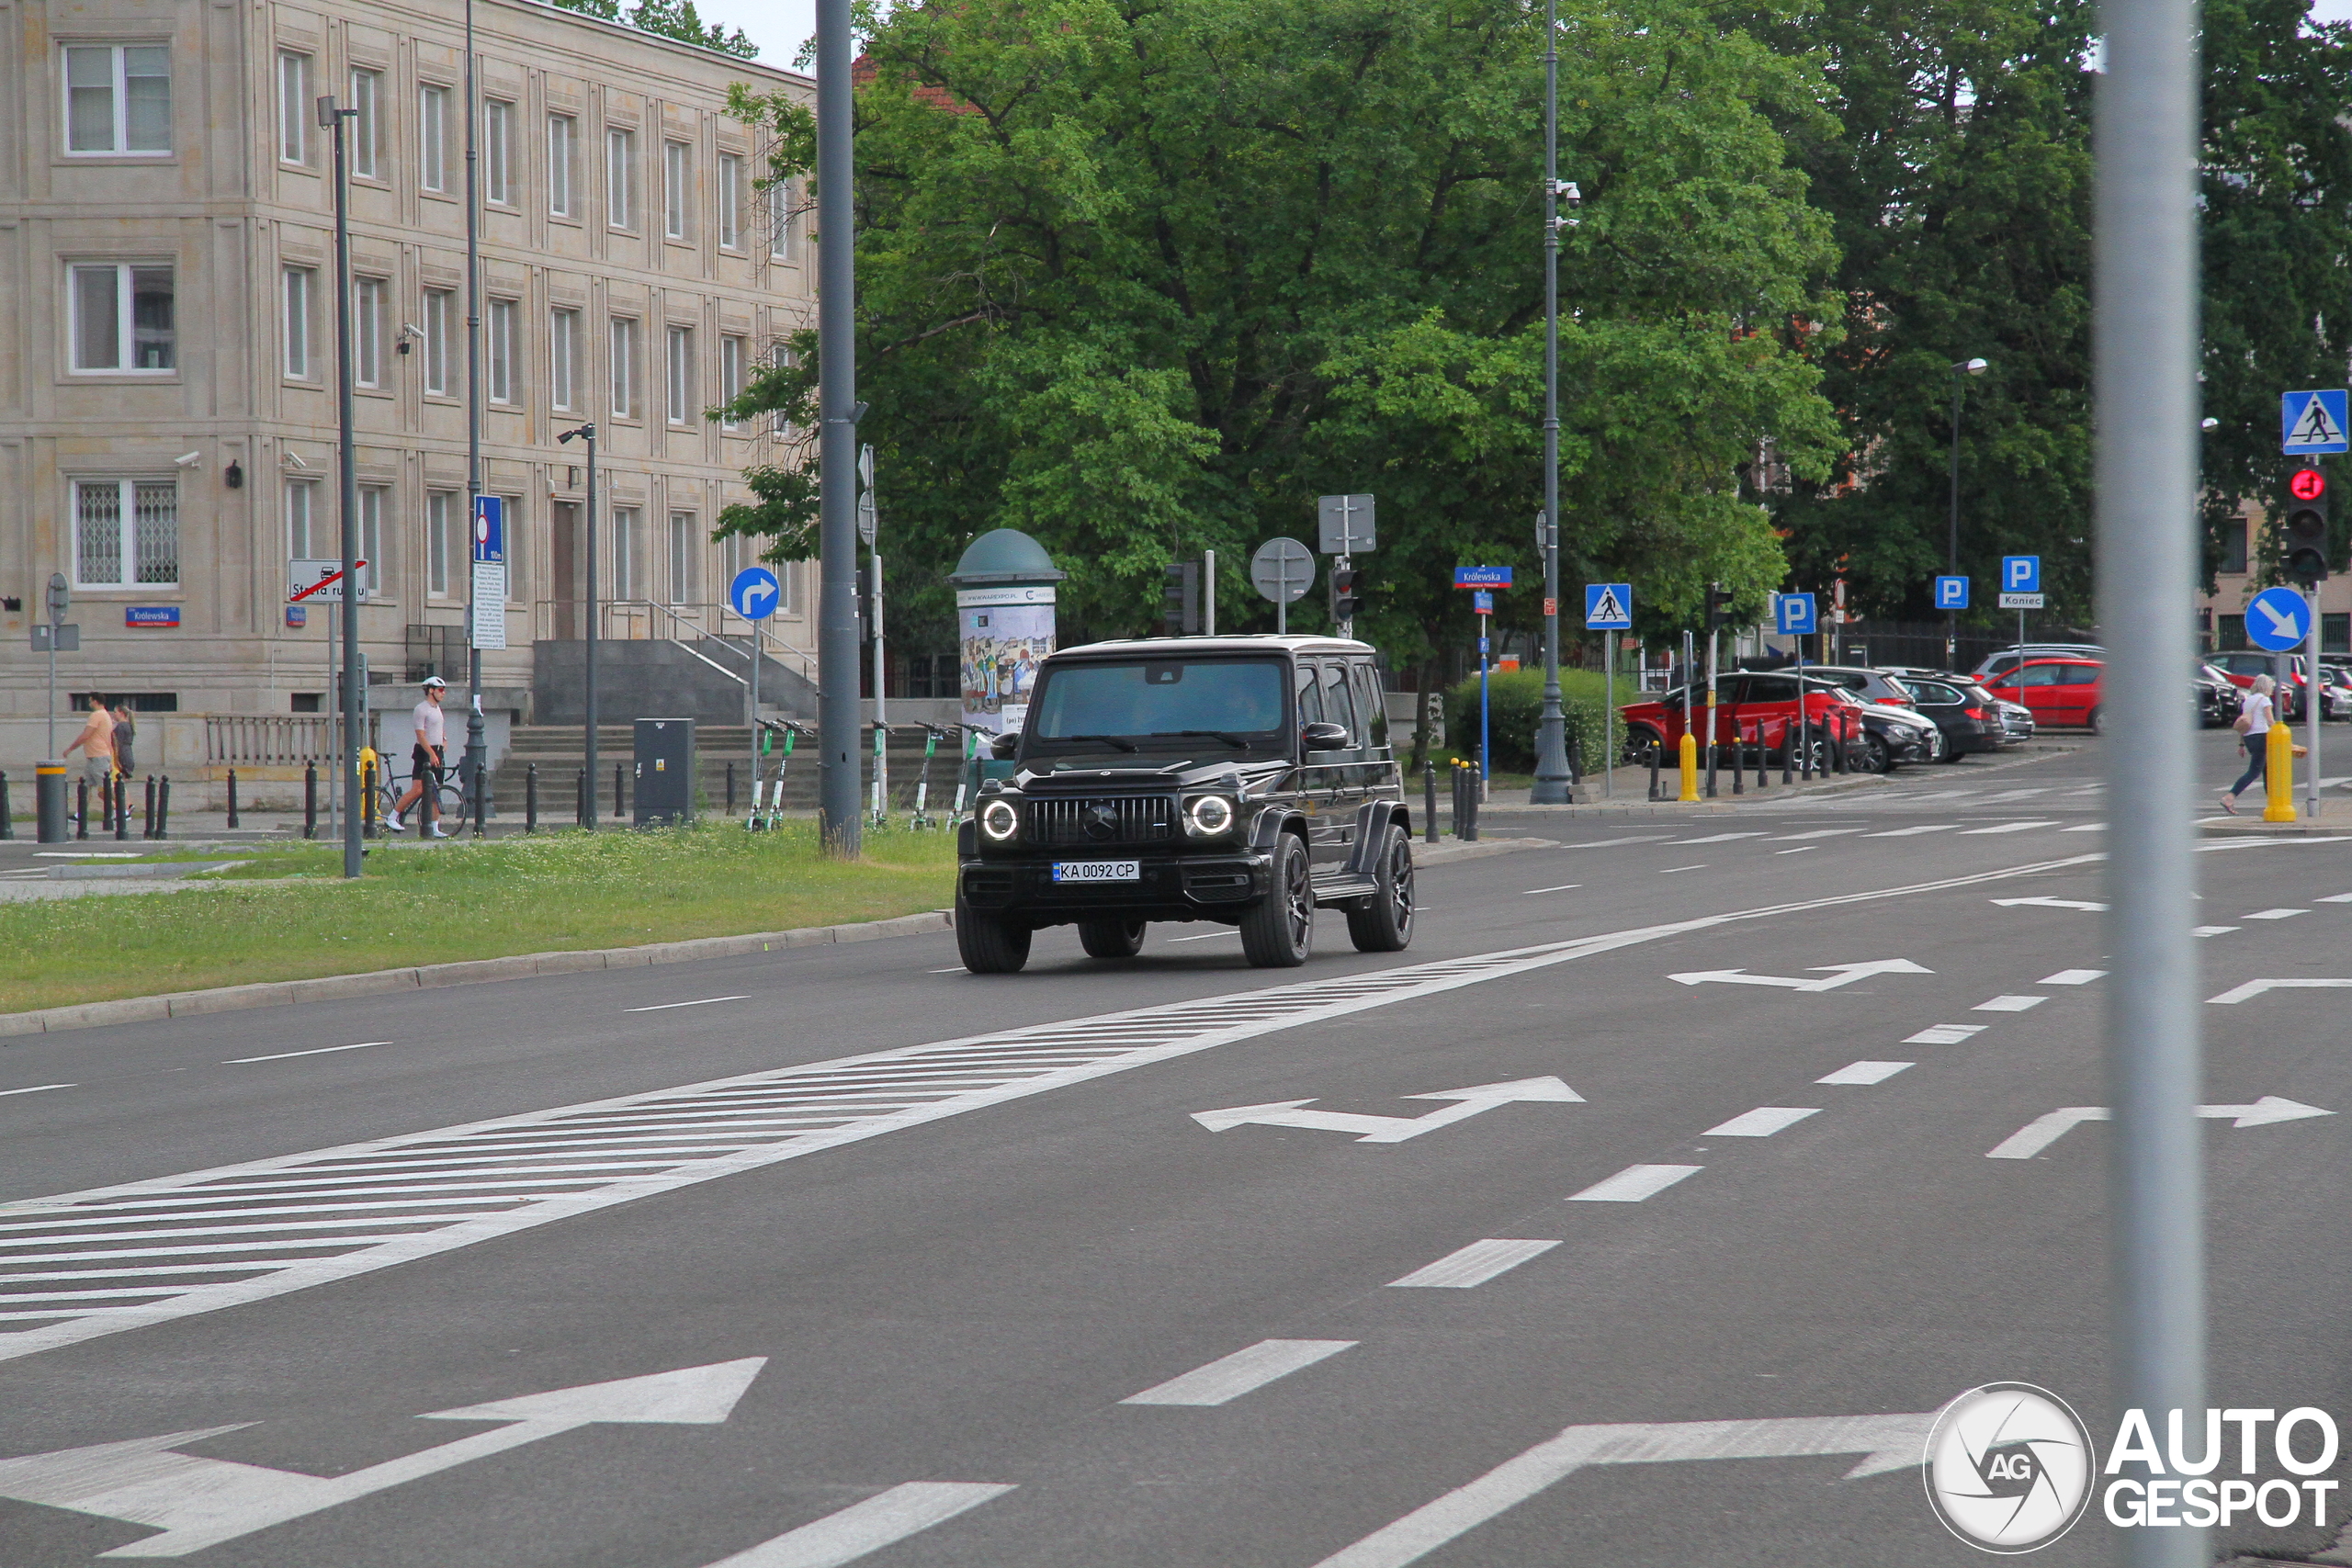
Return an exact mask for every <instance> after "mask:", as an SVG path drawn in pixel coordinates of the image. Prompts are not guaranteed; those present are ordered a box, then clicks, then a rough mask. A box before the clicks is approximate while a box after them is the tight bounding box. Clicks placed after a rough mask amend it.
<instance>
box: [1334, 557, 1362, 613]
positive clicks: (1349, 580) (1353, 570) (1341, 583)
mask: <svg viewBox="0 0 2352 1568" xmlns="http://www.w3.org/2000/svg"><path fill="white" fill-rule="evenodd" d="M1362 614H1363V569H1361V568H1359V567H1352V566H1340V567H1333V568H1332V569H1331V619H1332V620H1333V621H1335V622H1338V621H1351V620H1353V619H1355V618H1356V616H1358V615H1362Z"/></svg>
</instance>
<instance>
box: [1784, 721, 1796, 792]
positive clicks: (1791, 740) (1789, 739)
mask: <svg viewBox="0 0 2352 1568" xmlns="http://www.w3.org/2000/svg"><path fill="white" fill-rule="evenodd" d="M1796 760H1797V738H1796V733H1795V732H1794V731H1793V730H1786V729H1784V730H1782V731H1781V783H1782V784H1788V783H1790V782H1791V781H1792V780H1793V779H1794V778H1795V776H1796V774H1795V772H1794V769H1795V766H1796Z"/></svg>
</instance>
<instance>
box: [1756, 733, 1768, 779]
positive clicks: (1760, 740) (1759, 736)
mask: <svg viewBox="0 0 2352 1568" xmlns="http://www.w3.org/2000/svg"><path fill="white" fill-rule="evenodd" d="M1771 762H1772V754H1771V753H1770V751H1767V750H1764V727H1763V726H1762V725H1761V724H1758V726H1757V727H1756V787H1757V788H1758V790H1761V789H1762V788H1764V786H1765V785H1767V784H1770V783H1771V782H1772V781H1771V779H1770V777H1769V776H1768V775H1769V773H1770V767H1771Z"/></svg>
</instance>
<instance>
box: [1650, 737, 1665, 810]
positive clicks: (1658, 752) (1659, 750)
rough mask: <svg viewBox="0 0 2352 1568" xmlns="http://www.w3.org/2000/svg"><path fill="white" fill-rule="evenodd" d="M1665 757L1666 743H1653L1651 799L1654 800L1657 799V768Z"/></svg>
mask: <svg viewBox="0 0 2352 1568" xmlns="http://www.w3.org/2000/svg"><path fill="white" fill-rule="evenodd" d="M1665 755H1666V742H1665V741H1663V740H1658V741H1653V742H1652V743H1651V745H1650V798H1651V799H1652V800H1656V799H1657V767H1658V762H1659V761H1660V759H1662V758H1664V757H1665Z"/></svg>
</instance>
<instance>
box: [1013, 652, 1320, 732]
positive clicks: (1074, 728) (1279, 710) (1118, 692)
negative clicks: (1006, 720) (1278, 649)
mask: <svg viewBox="0 0 2352 1568" xmlns="http://www.w3.org/2000/svg"><path fill="white" fill-rule="evenodd" d="M1287 683H1288V682H1286V681H1285V680H1284V678H1283V662H1282V660H1274V659H1138V660H1134V661H1132V662H1124V663H1113V662H1110V661H1108V660H1102V661H1096V660H1088V661H1086V662H1084V663H1075V662H1074V663H1069V664H1059V665H1048V666H1047V667H1046V671H1045V674H1044V678H1043V680H1042V681H1041V682H1040V684H1039V689H1038V694H1037V696H1036V698H1035V702H1034V703H1033V705H1031V707H1030V709H1029V739H1030V740H1031V741H1032V742H1038V741H1074V742H1085V741H1096V742H1100V741H1102V740H1103V739H1104V738H1106V737H1108V738H1111V739H1117V740H1124V741H1126V742H1128V743H1129V744H1130V745H1140V744H1149V743H1154V742H1166V741H1179V742H1181V743H1182V744H1183V745H1185V746H1187V747H1191V748H1194V749H1204V750H1243V749H1247V748H1249V747H1251V746H1259V747H1265V746H1274V747H1277V748H1280V747H1282V746H1283V745H1285V744H1286V743H1287V739H1288V738H1287V736H1286V735H1285V733H1284V726H1285V720H1284V718H1283V712H1284V708H1283V689H1284V687H1285V686H1286V685H1287Z"/></svg>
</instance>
